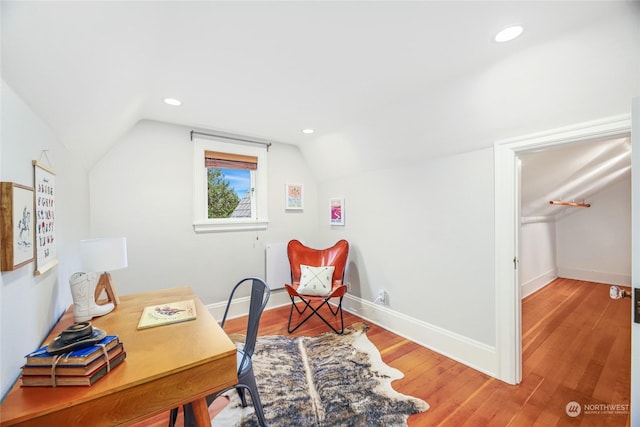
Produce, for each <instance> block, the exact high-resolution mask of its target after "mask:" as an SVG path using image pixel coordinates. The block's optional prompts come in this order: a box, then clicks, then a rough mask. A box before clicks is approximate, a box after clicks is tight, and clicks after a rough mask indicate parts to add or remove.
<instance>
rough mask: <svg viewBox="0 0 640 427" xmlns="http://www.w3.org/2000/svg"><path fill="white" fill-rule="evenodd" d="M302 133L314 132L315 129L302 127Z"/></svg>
mask: <svg viewBox="0 0 640 427" xmlns="http://www.w3.org/2000/svg"><path fill="white" fill-rule="evenodd" d="M302 133H313V129H302Z"/></svg>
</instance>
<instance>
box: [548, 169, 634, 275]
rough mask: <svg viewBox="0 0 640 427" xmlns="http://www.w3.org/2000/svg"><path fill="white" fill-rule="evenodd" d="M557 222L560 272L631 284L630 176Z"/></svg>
mask: <svg viewBox="0 0 640 427" xmlns="http://www.w3.org/2000/svg"><path fill="white" fill-rule="evenodd" d="M589 203H591V207H590V208H576V209H573V210H571V211H570V212H569V214H568V215H566V216H564V217H562V218H560V219H559V220H558V221H557V222H556V230H557V265H558V276H560V277H567V278H571V279H578V280H587V281H592V282H599V283H609V284H616V285H624V286H630V285H631V177H630V176H627V177H626V178H625V179H623V180H621V181H620V182H618V183H616V184H614V185H612V186H610V187H607V188H606V189H605V190H604V191H602V192H600V193H598V194H596V195H595V196H594V197H593V198H591V199H590V200H589Z"/></svg>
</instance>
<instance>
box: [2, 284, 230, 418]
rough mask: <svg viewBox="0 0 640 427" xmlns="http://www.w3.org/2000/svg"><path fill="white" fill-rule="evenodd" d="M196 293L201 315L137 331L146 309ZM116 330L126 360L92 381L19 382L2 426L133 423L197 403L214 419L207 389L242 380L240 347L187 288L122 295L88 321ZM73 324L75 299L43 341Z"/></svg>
mask: <svg viewBox="0 0 640 427" xmlns="http://www.w3.org/2000/svg"><path fill="white" fill-rule="evenodd" d="M191 298H193V299H195V300H196V310H197V314H198V318H197V319H196V320H192V321H188V322H183V323H175V324H171V325H165V326H158V327H155V328H150V329H143V330H137V326H138V321H139V319H140V315H141V314H142V309H143V308H144V307H145V306H148V305H155V304H162V303H165V302H173V301H181V300H186V299H191ZM91 322H92V323H93V325H94V326H95V327H97V328H100V329H104V330H105V331H106V332H107V334H110V335H118V336H119V337H120V340H121V341H122V342H123V343H124V349H125V351H126V352H127V358H126V359H125V361H124V362H123V363H122V364H120V365H119V366H117V367H116V368H114V369H113V371H111V372H110V373H109V374H108V375H106V376H105V377H103V378H101V379H100V380H99V381H97V382H96V383H95V384H94V385H92V386H90V387H56V388H52V387H21V386H20V380H18V382H17V383H16V384H15V385H14V387H13V388H12V389H11V391H10V392H9V393H8V394H7V396H6V397H5V399H4V401H3V402H2V405H1V406H0V424H1V425H2V426H10V425H24V426H54V425H57V426H64V425H66V426H91V427H95V426H112V425H129V424H132V423H134V422H137V421H140V420H142V419H145V418H147V417H150V416H153V415H157V414H160V413H162V412H165V411H169V410H171V409H172V408H177V407H179V406H180V405H182V404H184V403H188V402H193V407H194V410H195V412H196V419H197V421H198V425H203V426H204V425H206V426H210V425H211V424H210V420H209V413H208V411H207V404H206V401H205V396H207V395H209V394H212V393H215V392H217V391H219V390H222V389H223V388H226V387H229V386H232V385H234V384H236V383H237V372H236V348H235V346H234V344H233V343H232V342H231V340H230V339H229V337H228V336H227V335H226V334H225V333H224V331H223V330H222V329H221V328H220V326H219V325H218V323H217V322H216V321H215V320H214V319H213V317H212V316H211V314H210V313H209V312H208V310H207V309H206V308H205V306H204V305H203V304H202V302H201V301H200V300H199V299H198V298H197V297H196V296H195V295H194V293H193V291H192V290H191V288H189V287H181V288H174V289H168V290H162V291H155V292H148V293H144V294H138V295H127V296H122V297H120V304H119V305H118V306H117V307H116V309H115V310H114V311H113V312H111V313H110V314H107V315H106V316H103V317H98V318H95V319H93V320H92V321H91ZM71 324H73V306H71V307H70V308H69V310H67V311H66V313H65V314H64V315H63V316H62V318H61V319H60V321H59V322H58V323H57V324H56V325H55V327H54V328H53V330H52V331H51V333H50V334H49V336H48V337H47V339H46V340H45V343H49V342H50V341H51V339H53V337H55V336H57V335H58V334H59V333H60V332H61V331H62V330H64V329H65V328H67V327H68V326H69V325H71Z"/></svg>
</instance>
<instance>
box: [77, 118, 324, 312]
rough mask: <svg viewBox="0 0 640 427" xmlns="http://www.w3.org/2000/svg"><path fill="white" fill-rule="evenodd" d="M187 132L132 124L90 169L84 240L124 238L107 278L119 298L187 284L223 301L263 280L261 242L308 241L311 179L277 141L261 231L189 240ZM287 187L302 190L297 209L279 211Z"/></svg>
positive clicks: (313, 196)
mask: <svg viewBox="0 0 640 427" xmlns="http://www.w3.org/2000/svg"><path fill="white" fill-rule="evenodd" d="M190 131H191V129H190V128H185V127H181V126H174V125H170V124H165V123H159V122H154V121H142V122H139V123H138V124H137V125H136V126H135V127H134V128H133V129H132V130H131V131H130V132H129V133H128V134H127V135H126V136H125V137H123V138H122V139H121V140H120V141H118V142H117V144H116V145H115V146H114V147H113V148H112V149H111V150H110V151H109V152H108V153H107V154H106V156H105V157H103V158H102V159H101V161H100V162H98V164H97V165H96V166H95V167H94V168H93V169H92V170H91V173H90V192H91V237H104V236H126V237H127V246H128V257H129V266H128V267H127V268H126V269H122V270H117V271H114V272H112V276H113V279H114V283H115V285H116V287H117V291H118V293H119V294H121V295H126V294H131V293H138V292H144V291H149V290H154V289H163V288H171V287H175V286H182V285H189V286H191V287H192V288H193V289H194V291H195V292H196V294H198V296H199V297H200V298H201V299H202V301H203V302H204V303H205V304H211V303H216V302H220V301H226V299H227V297H228V295H229V291H230V289H231V287H232V286H233V285H234V284H235V283H236V282H237V281H238V280H240V279H241V278H244V277H248V276H258V277H263V278H264V275H265V252H264V251H265V246H266V245H267V244H268V243H275V242H285V241H288V240H290V239H292V238H299V239H304V240H306V241H309V242H312V241H313V240H314V236H315V232H316V224H317V209H316V207H317V204H316V200H317V187H316V181H315V179H314V177H313V176H312V174H311V173H310V171H309V168H308V166H307V163H306V162H305V160H304V159H302V157H301V155H300V152H299V150H298V149H297V148H296V147H294V146H291V145H286V144H277V143H275V144H273V145H272V146H271V148H270V149H269V152H268V154H267V157H268V178H267V179H268V199H269V203H268V204H269V206H268V213H269V220H270V223H269V226H268V228H267V230H266V231H259V232H256V231H243V232H217V233H202V234H196V233H195V232H194V231H193V227H192V223H193V219H194V214H193V204H194V202H193V197H194V191H193V187H194V172H193V167H194V166H193V150H194V145H193V142H191V141H190V139H189V132H190ZM287 182H289V183H299V184H303V185H304V198H305V200H304V206H305V209H304V211H285V198H284V195H285V183H287ZM87 237H89V236H87Z"/></svg>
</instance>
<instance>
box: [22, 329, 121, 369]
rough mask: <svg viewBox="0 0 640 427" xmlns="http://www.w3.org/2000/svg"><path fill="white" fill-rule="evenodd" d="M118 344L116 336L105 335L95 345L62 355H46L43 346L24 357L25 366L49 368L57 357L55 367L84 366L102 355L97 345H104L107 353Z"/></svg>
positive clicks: (45, 349)
mask: <svg viewBox="0 0 640 427" xmlns="http://www.w3.org/2000/svg"><path fill="white" fill-rule="evenodd" d="M118 343H119V339H118V336H117V335H107V336H106V337H104V339H103V340H102V341H100V342H99V343H98V344H97V345H92V346H89V347H83V348H79V349H77V350H74V351H71V352H69V353H64V354H62V355H56V354H51V353H47V346H44V347H41V348H39V349H38V350H36V351H34V352H32V353H29V354H27V355H26V356H25V358H26V359H27V363H26V366H51V365H52V364H53V361H54V360H55V358H56V357H58V356H61V357H60V360H58V362H57V364H56V366H85V365H87V364H89V363H91V362H93V361H94V360H95V359H97V358H98V357H100V356H102V355H103V350H102V347H101V346H100V345H99V344H104V345H105V347H106V350H107V351H109V350H110V349H112V348H113V347H115V346H116V345H118Z"/></svg>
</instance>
